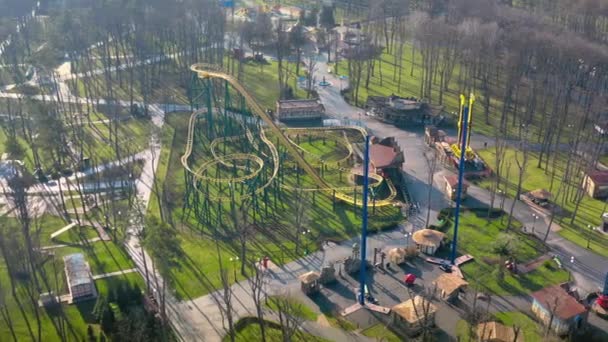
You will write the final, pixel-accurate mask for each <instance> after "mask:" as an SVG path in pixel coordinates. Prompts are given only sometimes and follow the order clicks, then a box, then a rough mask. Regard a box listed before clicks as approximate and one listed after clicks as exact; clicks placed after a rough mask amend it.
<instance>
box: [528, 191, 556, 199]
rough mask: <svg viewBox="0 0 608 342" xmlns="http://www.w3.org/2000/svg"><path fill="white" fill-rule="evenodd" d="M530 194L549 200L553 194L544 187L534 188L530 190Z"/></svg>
mask: <svg viewBox="0 0 608 342" xmlns="http://www.w3.org/2000/svg"><path fill="white" fill-rule="evenodd" d="M530 196H532V197H534V198H536V199H539V200H545V201H546V200H549V199H550V198H551V196H553V195H552V194H551V193H550V192H549V191H547V190H545V189H536V190H533V191H530Z"/></svg>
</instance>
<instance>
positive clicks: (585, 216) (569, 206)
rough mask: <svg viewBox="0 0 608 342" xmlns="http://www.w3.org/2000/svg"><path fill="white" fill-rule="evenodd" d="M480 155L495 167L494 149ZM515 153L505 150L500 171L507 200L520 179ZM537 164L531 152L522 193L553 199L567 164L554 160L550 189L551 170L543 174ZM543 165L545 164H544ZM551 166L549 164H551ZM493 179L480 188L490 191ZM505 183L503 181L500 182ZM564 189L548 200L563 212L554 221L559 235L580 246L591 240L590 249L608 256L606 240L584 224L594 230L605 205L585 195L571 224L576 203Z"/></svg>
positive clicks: (481, 151) (483, 151) (482, 182)
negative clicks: (540, 192)
mask: <svg viewBox="0 0 608 342" xmlns="http://www.w3.org/2000/svg"><path fill="white" fill-rule="evenodd" d="M478 153H479V155H480V156H481V157H482V158H483V159H484V160H485V161H486V162H487V163H488V164H489V165H490V166H493V165H495V163H496V162H495V160H496V157H495V150H494V149H487V150H480V151H478ZM516 153H518V152H516V150H514V149H507V150H506V151H505V157H504V160H505V167H504V170H503V171H501V172H502V178H503V180H504V179H506V180H507V182H508V185H509V186H508V187H507V188H506V192H507V194H508V195H509V197H512V198H513V197H515V194H516V193H517V182H518V177H519V169H518V168H517V165H516V163H515V161H514V158H515V156H516ZM518 154H519V156H518V158H519V159H520V160H522V156H521V154H522V153H521V152H519V153H518ZM509 160H511V161H512V162H511V167H510V168H508V167H507V163H508V161H509ZM537 165H538V155H537V154H535V153H530V156H529V160H528V163H527V165H526V168H525V171H524V176H523V181H522V193H525V192H528V191H532V190H536V189H546V190H549V191H550V192H551V193H552V194H554V197H555V196H556V195H557V193H558V192H559V190H558V189H559V187H560V186H561V185H562V179H563V173H564V171H563V170H564V169H565V167H566V161H565V159H564V157H563V156H560V158H558V161H557V165H556V169H555V180H554V182H553V187H552V186H551V176H552V173H553V171H552V170H551V171H549V172H547V173H545V171H544V170H542V169H539V168H538V167H537ZM543 165H544V164H543ZM550 165H551V163H550ZM579 178H580V176H573V177H571V179H570V180H569V181H570V182H571V184H578V180H579ZM493 181H494V180H493V179H486V180H483V181H481V182H480V183H479V185H480V186H481V187H484V188H490V187H491V182H493ZM503 184H504V181H503ZM565 192H566V191H565V190H562V191H561V193H560V196H559V197H558V198H552V199H551V201H552V202H554V203H558V205H559V206H560V207H561V209H562V212H561V213H560V214H559V215H557V217H556V219H555V223H556V224H558V225H559V226H560V227H561V228H563V229H562V230H560V231H559V234H560V235H562V236H563V237H565V238H566V239H568V240H570V241H572V242H574V243H576V244H577V245H579V246H581V247H585V248H586V247H587V241H588V240H589V241H590V248H591V250H592V251H594V252H595V253H598V254H600V255H603V256H608V250H607V249H606V248H605V246H607V245H608V238H606V237H605V236H603V235H601V234H599V233H595V232H593V231H591V230H589V229H588V228H587V225H592V226H594V227H596V226H599V225H600V224H601V223H602V222H601V215H602V213H603V212H604V208H605V206H606V202H604V201H602V200H597V199H593V198H591V197H589V196H588V195H587V194H585V195H584V197H583V199H582V200H581V203H580V206H579V210H578V213H577V215H576V217H575V219H574V222H571V218H572V214H573V213H574V209H575V206H576V203H575V202H574V201H573V198H572V197H571V196H566V194H565Z"/></svg>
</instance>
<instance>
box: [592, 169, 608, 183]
mask: <svg viewBox="0 0 608 342" xmlns="http://www.w3.org/2000/svg"><path fill="white" fill-rule="evenodd" d="M587 176H589V178H591V179H592V180H593V182H594V183H595V184H608V171H599V170H595V171H590V172H587Z"/></svg>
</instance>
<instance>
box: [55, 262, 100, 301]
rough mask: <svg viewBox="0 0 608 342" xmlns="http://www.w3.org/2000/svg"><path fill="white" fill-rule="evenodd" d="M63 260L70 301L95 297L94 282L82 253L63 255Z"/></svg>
mask: <svg viewBox="0 0 608 342" xmlns="http://www.w3.org/2000/svg"><path fill="white" fill-rule="evenodd" d="M63 262H64V264H65V276H66V278H67V283H68V290H69V291H70V297H71V301H70V302H75V301H78V300H80V299H84V298H94V297H96V296H97V291H96V290H95V282H94V281H93V276H92V275H91V269H90V267H89V263H88V262H86V260H85V258H84V255H83V254H82V253H75V254H70V255H66V256H64V257H63Z"/></svg>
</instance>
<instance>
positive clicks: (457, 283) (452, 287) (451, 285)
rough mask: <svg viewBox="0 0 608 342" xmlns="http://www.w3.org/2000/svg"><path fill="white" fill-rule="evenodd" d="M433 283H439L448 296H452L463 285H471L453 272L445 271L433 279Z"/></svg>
mask: <svg viewBox="0 0 608 342" xmlns="http://www.w3.org/2000/svg"><path fill="white" fill-rule="evenodd" d="M433 284H435V285H437V288H438V289H439V290H441V291H443V292H445V295H446V296H450V295H452V294H453V293H454V292H456V291H458V290H459V289H460V288H461V287H464V286H468V285H469V283H468V282H466V281H465V280H464V279H462V278H460V277H459V276H457V275H455V274H453V273H444V274H442V275H440V276H439V277H437V279H435V281H433Z"/></svg>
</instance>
